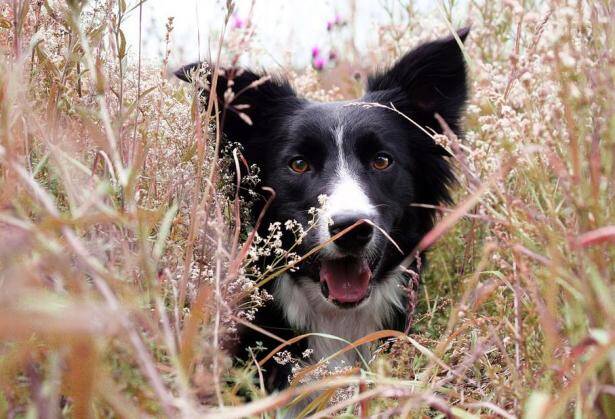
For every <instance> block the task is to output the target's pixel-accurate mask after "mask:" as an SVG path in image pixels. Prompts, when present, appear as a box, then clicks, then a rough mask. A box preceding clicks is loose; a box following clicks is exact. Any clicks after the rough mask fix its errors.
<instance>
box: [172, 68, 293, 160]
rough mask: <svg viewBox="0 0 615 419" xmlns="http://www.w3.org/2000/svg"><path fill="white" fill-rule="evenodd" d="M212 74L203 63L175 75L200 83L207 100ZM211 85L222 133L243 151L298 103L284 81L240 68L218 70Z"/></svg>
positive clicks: (184, 79)
mask: <svg viewBox="0 0 615 419" xmlns="http://www.w3.org/2000/svg"><path fill="white" fill-rule="evenodd" d="M212 73H213V70H212V69H211V68H210V67H209V66H208V65H207V64H206V63H193V64H188V65H187V66H184V67H182V68H180V69H179V70H177V71H176V72H175V75H176V76H177V77H178V78H179V79H180V80H183V81H186V82H188V83H192V82H195V83H202V87H201V88H202V94H203V96H204V97H205V98H209V95H210V92H211V85H212V82H213V81H214V77H213V74H212ZM215 83H216V88H215V95H216V100H217V102H218V109H219V110H220V112H221V119H220V122H221V126H222V130H223V132H224V133H225V134H226V135H227V136H228V137H229V138H230V139H231V140H232V141H238V142H240V143H241V144H243V145H244V148H246V149H247V148H249V143H250V139H252V138H254V137H257V136H261V137H262V136H265V135H267V133H268V132H270V131H271V129H272V126H273V125H275V124H276V123H277V122H278V121H280V120H281V117H282V116H284V115H287V114H288V113H290V112H292V111H294V110H295V109H296V108H297V107H298V106H300V105H301V103H302V100H301V99H299V98H298V97H297V95H296V94H295V91H294V90H293V88H292V87H291V86H290V84H289V83H288V81H286V80H283V79H278V78H272V77H271V76H269V75H267V74H257V73H255V72H253V71H250V70H246V69H242V68H229V69H220V70H219V72H218V75H217V79H216V80H215Z"/></svg>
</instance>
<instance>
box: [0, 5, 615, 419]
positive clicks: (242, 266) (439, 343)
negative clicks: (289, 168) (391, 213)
mask: <svg viewBox="0 0 615 419" xmlns="http://www.w3.org/2000/svg"><path fill="white" fill-rule="evenodd" d="M259 3H260V2H259V1H257V2H256V5H255V7H259ZM401 4H403V11H404V16H403V17H402V18H401V19H400V18H399V16H397V17H395V19H393V15H392V18H391V22H390V24H383V25H381V27H379V28H378V31H377V35H378V39H379V42H378V48H375V49H373V50H370V51H357V49H356V47H355V46H354V45H353V43H352V42H351V41H352V40H349V39H348V37H347V36H342V34H343V33H344V32H343V31H345V30H346V29H347V26H348V25H352V20H351V19H349V17H348V16H341V17H340V18H339V19H337V20H336V19H333V17H329V18H332V19H333V20H331V21H329V22H327V18H328V17H323V25H330V32H331V38H330V39H331V41H330V44H329V45H321V46H320V49H319V51H317V52H312V51H305V54H308V55H309V54H314V57H313V59H312V65H311V66H309V67H307V68H301V69H296V68H292V67H290V66H289V67H287V70H286V71H285V75H286V76H287V77H289V78H290V80H291V82H292V83H293V86H295V88H296V89H297V91H298V92H300V94H301V95H303V96H305V97H308V98H310V99H314V100H323V101H326V100H338V99H353V98H356V97H358V96H359V95H360V92H361V90H362V86H363V85H364V82H365V76H366V74H368V73H369V71H372V70H374V68H370V63H379V65H381V66H385V65H387V64H389V63H392V62H393V60H394V59H395V58H397V57H398V56H399V55H400V54H401V53H403V52H405V51H407V50H409V49H410V48H412V47H413V46H415V45H417V44H418V43H419V42H421V41H425V40H429V39H435V38H438V37H441V36H444V35H446V34H449V33H451V31H452V30H453V29H454V28H460V27H462V26H466V25H471V33H470V35H469V38H468V40H467V41H466V43H465V45H464V54H465V55H466V59H467V65H468V71H469V75H470V80H471V95H470V100H469V103H468V105H467V110H466V115H465V119H464V124H463V125H464V135H463V136H462V137H460V138H458V137H457V136H455V135H454V134H452V133H451V132H446V131H445V132H443V133H442V134H437V135H436V138H437V140H438V142H439V143H440V144H442V145H443V146H444V147H446V149H447V150H449V151H450V154H451V159H452V160H453V161H454V163H455V167H456V174H457V177H458V184H457V185H456V187H455V191H454V197H455V204H454V205H452V206H450V207H442V208H438V210H439V214H440V215H439V222H438V223H437V225H436V227H435V228H434V229H433V230H432V231H431V232H430V233H429V234H428V235H427V236H426V237H425V238H424V239H423V241H422V242H421V248H422V249H424V250H426V251H427V263H426V265H425V266H424V270H423V274H422V276H421V278H420V287H419V288H418V291H412V290H410V291H409V292H410V293H412V295H411V299H410V300H411V302H412V304H411V305H410V307H408V310H410V311H411V312H412V313H413V316H412V319H413V320H412V323H411V325H410V329H409V332H408V334H401V333H395V332H392V331H382V332H378V333H376V334H372V335H370V336H367V337H365V338H364V340H365V341H371V342H373V344H374V345H378V346H379V347H380V350H379V351H378V352H377V355H376V356H375V357H374V359H372V360H370V362H369V365H363V366H361V367H354V366H351V367H349V368H346V369H343V370H336V371H329V370H327V369H326V368H318V369H316V370H310V371H303V373H301V370H299V371H298V377H297V380H296V381H295V382H294V384H293V385H292V386H291V387H290V388H289V389H287V390H285V391H283V392H280V393H275V394H267V393H266V391H265V390H264V386H263V383H262V379H259V377H260V374H261V371H260V363H262V360H263V359H265V358H266V357H271V356H277V357H280V358H282V357H283V346H284V344H285V343H284V342H281V346H280V347H279V348H278V349H275V348H258V349H259V350H255V351H254V352H253V353H252V360H253V362H248V363H245V364H238V363H236V362H235V363H234V362H233V359H232V357H231V356H230V355H229V354H228V351H225V350H224V348H227V347H228V345H231V344H232V342H233V339H234V335H235V332H236V330H237V328H238V327H243V326H246V325H249V324H250V320H251V319H253V316H254V313H255V311H256V310H258V308H259V307H260V306H262V304H265V303H266V302H267V301H268V300H269V299H270V298H271V297H270V296H269V295H268V294H267V293H266V292H264V291H263V290H261V289H260V288H259V284H261V283H262V282H263V281H264V280H270V279H272V278H275V277H276V276H277V275H279V274H280V273H281V272H283V271H284V270H286V269H290V268H292V265H293V264H294V263H296V262H297V260H298V259H300V258H301V256H302V255H297V254H294V253H293V252H292V249H281V248H280V246H279V240H278V239H279V233H280V229H284V228H299V227H297V226H293V224H292V223H289V224H288V227H287V226H285V225H281V226H280V225H278V226H272V227H271V229H270V235H269V236H267V237H260V236H258V235H256V234H255V233H253V230H252V226H251V225H249V223H248V222H247V219H248V213H249V208H250V202H249V200H246V199H244V198H242V197H240V196H239V194H238V193H237V191H238V189H239V188H240V187H242V188H244V187H245V188H249V187H250V186H251V185H254V184H255V182H256V177H257V174H258V170H257V169H256V168H254V170H253V171H252V172H251V173H254V175H253V176H246V177H244V178H242V179H237V178H236V176H235V175H234V174H233V173H234V172H233V170H232V169H233V168H234V167H236V166H239V165H242V164H244V162H243V161H242V157H241V150H240V149H239V148H237V147H236V145H235V144H234V143H233V142H232V139H226V138H223V137H222V135H221V134H220V132H219V131H218V130H217V129H216V127H217V124H218V123H219V118H218V117H217V115H218V114H217V109H216V107H215V106H214V101H212V100H210V101H204V102H203V101H201V100H200V99H199V95H198V94H197V89H198V86H195V85H190V84H185V83H180V82H179V81H178V80H175V79H174V78H173V76H172V71H173V70H175V69H176V68H173V66H172V65H171V64H170V62H169V54H170V51H171V49H172V48H174V46H173V42H174V38H173V30H174V28H173V20H172V19H169V21H168V23H167V27H166V36H165V38H164V39H163V42H164V47H163V50H164V51H166V54H165V55H164V56H163V57H161V59H160V60H159V62H157V63H154V64H153V63H151V62H149V61H147V62H146V61H145V60H142V59H141V51H140V50H139V49H128V48H127V42H126V37H125V33H124V30H125V27H124V25H125V19H126V17H127V16H129V15H137V16H138V15H139V13H140V12H142V4H140V3H137V2H133V1H130V2H129V1H125V0H97V1H95V0H91V1H89V2H86V1H80V0H69V1H65V2H64V1H59V0H57V1H56V0H11V1H4V2H2V3H0V417H7V418H22V417H23V418H31V417H43V418H53V417H75V418H81V417H128V418H133V417H135V418H136V417H186V418H191V417H212V418H239V417H275V414H276V411H277V410H279V409H282V410H283V409H284V408H285V407H287V406H288V405H289V404H291V403H293V401H294V399H295V398H296V397H298V396H300V395H301V394H306V393H313V394H316V395H317V397H316V398H315V399H314V401H313V402H312V403H310V405H308V406H307V408H306V409H305V411H304V412H303V413H304V414H305V415H306V416H310V415H311V416H312V417H329V416H332V415H341V416H344V417H368V416H375V417H447V418H477V417H503V418H516V417H522V418H527V419H533V418H545V417H548V418H556V417H574V418H615V25H613V22H615V5H613V3H612V2H610V1H609V0H596V1H586V0H546V1H532V0H521V1H518V0H494V1H486V0H485V1H479V0H472V1H468V2H463V4H456V2H455V1H439V2H438V8H437V10H438V11H439V13H438V14H437V15H435V16H422V15H420V13H419V12H418V11H417V10H416V8H415V7H414V5H413V3H412V1H409V2H408V1H404V2H401ZM206 6H207V3H205V2H204V3H203V6H202V7H204V8H206ZM224 6H225V8H226V16H225V18H224V22H220V26H221V27H222V26H224V27H225V30H224V31H221V32H220V34H219V38H218V40H217V42H216V44H215V45H216V47H215V49H214V50H213V54H212V55H213V58H212V62H211V66H210V71H211V72H212V75H213V77H215V74H216V72H217V71H218V69H219V66H218V63H219V64H220V65H221V66H229V65H233V64H235V63H238V62H243V60H246V59H249V58H250V57H253V56H258V55H259V54H263V51H262V50H261V47H260V46H259V45H258V44H256V43H254V42H253V36H252V35H253V33H254V31H258V27H254V26H252V25H251V22H250V18H249V16H245V17H244V18H242V20H238V17H237V15H236V13H235V10H234V4H233V2H232V1H228V2H227V3H226V5H224ZM212 7H213V6H212ZM382 7H387V2H382ZM290 47H291V46H289V48H290ZM292 52H293V53H297V52H296V51H292ZM245 164H249V162H246V163H245ZM413 204H414V205H420V203H413ZM269 254H275V255H277V256H278V257H277V259H276V260H277V262H276V263H275V264H274V265H272V266H267V267H263V266H260V265H259V258H260V257H262V256H263V255H269ZM417 280H418V279H417ZM358 343H361V342H355V343H353V344H350V345H349V346H348V348H347V349H348V350H352V348H353V345H356V344H358ZM280 362H284V360H280Z"/></svg>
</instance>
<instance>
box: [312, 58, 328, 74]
mask: <svg viewBox="0 0 615 419" xmlns="http://www.w3.org/2000/svg"><path fill="white" fill-rule="evenodd" d="M312 65H313V66H314V68H315V69H316V70H318V71H322V69H323V68H325V59H324V58H322V57H316V58H314V60H313V61H312Z"/></svg>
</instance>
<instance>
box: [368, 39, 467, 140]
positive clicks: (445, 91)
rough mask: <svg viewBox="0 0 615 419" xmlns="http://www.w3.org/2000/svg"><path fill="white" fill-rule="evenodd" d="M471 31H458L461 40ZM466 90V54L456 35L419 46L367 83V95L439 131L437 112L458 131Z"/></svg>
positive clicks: (369, 79) (371, 77)
mask: <svg viewBox="0 0 615 419" xmlns="http://www.w3.org/2000/svg"><path fill="white" fill-rule="evenodd" d="M469 31H470V29H469V28H464V29H461V30H460V31H458V32H457V37H458V38H459V40H460V41H461V42H464V41H465V39H466V37H467V36H468V33H469ZM467 90H468V89H467V81H466V66H465V61H464V56H463V52H462V50H461V48H460V44H459V43H458V41H457V38H456V37H454V36H450V37H448V38H444V39H440V40H437V41H433V42H428V43H426V44H423V45H420V46H419V47H417V48H415V49H414V50H412V51H410V52H409V53H407V54H406V55H404V56H403V57H402V58H400V59H399V60H398V61H397V62H396V63H395V64H394V65H393V66H392V67H391V68H390V69H388V70H386V71H384V72H380V73H377V74H374V75H372V76H370V77H369V78H368V84H367V91H368V95H367V96H368V97H369V96H372V97H375V98H376V99H377V101H379V102H384V103H385V104H388V103H386V102H392V103H393V105H395V106H396V107H397V108H398V109H399V110H400V111H401V112H403V113H404V114H406V115H408V116H410V117H412V118H413V119H416V120H417V122H419V123H421V124H423V125H427V126H430V127H431V128H433V129H435V130H437V131H440V126H439V124H438V123H437V121H436V120H435V119H434V117H433V115H434V113H438V114H440V115H441V116H442V117H443V118H444V120H445V121H446V122H447V123H448V125H449V126H450V127H451V129H453V131H457V129H458V119H459V117H460V115H461V111H462V109H463V106H464V104H465V101H466V99H467V96H468V92H467ZM369 93H373V95H370V94H369Z"/></svg>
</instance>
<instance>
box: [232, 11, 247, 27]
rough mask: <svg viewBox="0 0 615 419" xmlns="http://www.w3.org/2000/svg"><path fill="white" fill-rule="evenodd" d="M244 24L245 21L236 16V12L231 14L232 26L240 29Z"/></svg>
mask: <svg viewBox="0 0 615 419" xmlns="http://www.w3.org/2000/svg"><path fill="white" fill-rule="evenodd" d="M244 26H245V21H244V20H243V19H242V18H240V17H239V16H237V14H233V28H235V29H241V28H243V27H244Z"/></svg>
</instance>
